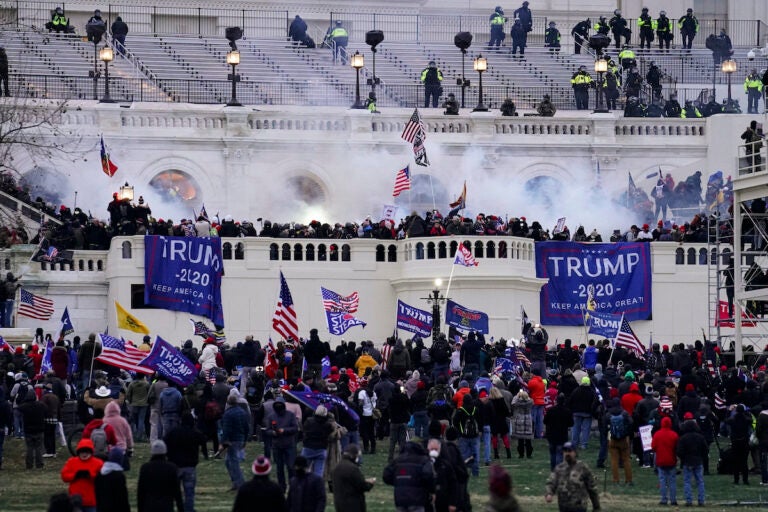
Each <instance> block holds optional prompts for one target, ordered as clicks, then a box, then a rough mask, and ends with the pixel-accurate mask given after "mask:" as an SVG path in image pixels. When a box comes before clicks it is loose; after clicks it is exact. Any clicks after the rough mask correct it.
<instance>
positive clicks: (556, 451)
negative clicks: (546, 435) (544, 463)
mask: <svg viewBox="0 0 768 512" xmlns="http://www.w3.org/2000/svg"><path fill="white" fill-rule="evenodd" d="M561 462H563V445H562V444H552V443H549V469H550V470H553V471H554V469H555V466H557V465H558V464H560V463H561Z"/></svg>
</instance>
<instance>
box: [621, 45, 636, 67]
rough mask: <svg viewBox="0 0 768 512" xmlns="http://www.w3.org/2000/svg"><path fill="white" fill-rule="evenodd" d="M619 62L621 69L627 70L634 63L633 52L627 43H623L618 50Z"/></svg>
mask: <svg viewBox="0 0 768 512" xmlns="http://www.w3.org/2000/svg"><path fill="white" fill-rule="evenodd" d="M619 64H621V69H622V70H628V69H629V68H631V67H632V66H634V65H635V52H634V51H632V48H630V46H629V45H626V44H625V45H624V47H623V48H622V49H621V51H620V52H619Z"/></svg>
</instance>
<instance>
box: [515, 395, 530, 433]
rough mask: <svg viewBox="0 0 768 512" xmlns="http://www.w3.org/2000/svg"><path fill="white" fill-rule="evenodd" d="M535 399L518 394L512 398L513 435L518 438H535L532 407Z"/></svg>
mask: <svg viewBox="0 0 768 512" xmlns="http://www.w3.org/2000/svg"><path fill="white" fill-rule="evenodd" d="M532 408H533V401H532V400H531V399H530V398H529V399H527V400H523V399H521V398H520V397H519V396H516V397H515V398H513V399H512V432H511V434H512V437H514V438H516V439H533V418H532V417H531V409H532Z"/></svg>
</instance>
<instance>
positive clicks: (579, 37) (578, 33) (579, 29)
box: [571, 18, 592, 55]
mask: <svg viewBox="0 0 768 512" xmlns="http://www.w3.org/2000/svg"><path fill="white" fill-rule="evenodd" d="M591 27H592V20H590V19H589V18H587V19H586V20H584V21H580V22H578V23H577V24H576V25H575V26H574V27H573V29H571V35H572V36H573V53H575V54H577V55H578V54H580V53H581V46H582V45H583V44H584V43H585V42H586V41H588V40H589V29H590V28H591Z"/></svg>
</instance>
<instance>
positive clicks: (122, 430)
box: [104, 402, 133, 450]
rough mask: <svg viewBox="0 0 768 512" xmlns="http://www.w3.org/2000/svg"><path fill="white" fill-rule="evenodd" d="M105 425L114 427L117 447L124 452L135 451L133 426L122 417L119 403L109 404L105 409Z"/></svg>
mask: <svg viewBox="0 0 768 512" xmlns="http://www.w3.org/2000/svg"><path fill="white" fill-rule="evenodd" d="M104 423H106V424H107V425H109V426H111V427H112V430H114V432H115V438H116V439H117V443H116V444H115V446H117V447H118V448H120V449H122V450H133V433H132V432H131V425H130V424H129V423H128V421H127V420H126V419H125V418H123V417H122V416H121V415H120V406H119V405H117V402H109V403H108V404H107V406H106V407H105V408H104Z"/></svg>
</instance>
